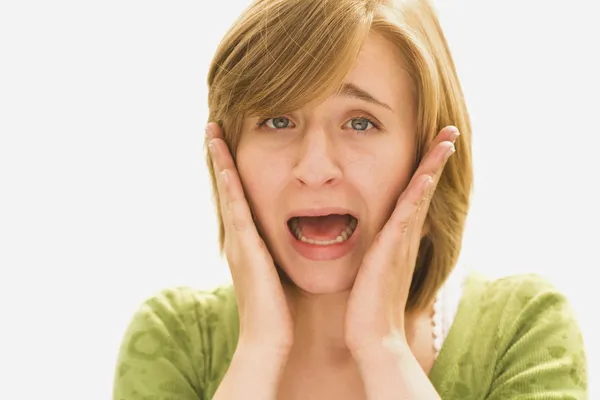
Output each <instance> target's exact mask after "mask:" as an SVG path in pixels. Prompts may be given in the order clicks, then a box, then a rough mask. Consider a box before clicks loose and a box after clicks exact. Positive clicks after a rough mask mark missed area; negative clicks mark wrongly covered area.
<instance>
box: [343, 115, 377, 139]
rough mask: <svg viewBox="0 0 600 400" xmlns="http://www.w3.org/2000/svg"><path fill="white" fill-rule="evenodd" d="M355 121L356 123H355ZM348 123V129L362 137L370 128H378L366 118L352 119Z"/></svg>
mask: <svg viewBox="0 0 600 400" xmlns="http://www.w3.org/2000/svg"><path fill="white" fill-rule="evenodd" d="M357 121H358V123H355V122H357ZM348 123H349V124H350V127H349V128H350V129H352V130H354V131H355V132H356V133H358V134H360V135H364V134H365V133H366V131H367V130H369V129H371V128H378V126H377V124H376V123H375V122H373V121H372V120H370V119H369V118H367V117H357V118H352V119H351V120H350V121H348ZM369 126H370V127H369Z"/></svg>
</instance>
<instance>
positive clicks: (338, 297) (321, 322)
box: [285, 286, 350, 360]
mask: <svg viewBox="0 0 600 400" xmlns="http://www.w3.org/2000/svg"><path fill="white" fill-rule="evenodd" d="M285 292H286V295H287V298H288V303H289V304H290V309H291V312H292V315H293V319H294V347H295V348H296V349H298V351H299V352H301V353H302V354H303V355H304V356H306V357H311V358H312V357H318V358H319V359H322V358H323V357H324V358H327V359H338V360H339V359H340V357H344V358H346V357H349V356H350V352H349V350H348V347H347V346H346V340H345V338H344V326H345V316H346V306H347V302H348V297H349V295H350V291H349V290H348V291H343V292H339V293H332V294H312V293H307V292H304V291H302V290H301V289H298V288H297V287H292V286H287V287H286V288H285Z"/></svg>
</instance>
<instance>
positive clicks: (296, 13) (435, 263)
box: [206, 0, 473, 310]
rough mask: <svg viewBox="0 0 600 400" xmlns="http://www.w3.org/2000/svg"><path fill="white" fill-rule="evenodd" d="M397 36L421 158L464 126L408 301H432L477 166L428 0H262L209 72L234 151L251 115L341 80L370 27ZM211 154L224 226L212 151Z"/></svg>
mask: <svg viewBox="0 0 600 400" xmlns="http://www.w3.org/2000/svg"><path fill="white" fill-rule="evenodd" d="M371 31H373V32H376V33H378V34H380V35H382V36H383V37H385V38H386V39H388V40H390V41H391V42H392V43H394V44H395V45H397V46H398V49H399V50H400V51H401V53H402V55H403V56H404V58H405V63H406V68H407V70H408V72H409V74H410V76H411V78H412V81H413V84H414V88H415V95H416V104H417V152H416V153H417V154H416V160H415V165H418V162H419V160H420V159H421V158H422V157H423V155H424V153H425V151H426V150H427V146H428V144H429V143H430V142H431V141H432V139H433V138H434V137H435V136H436V134H437V133H438V132H439V131H440V130H441V129H442V128H443V127H445V126H447V125H454V126H456V127H457V128H458V129H459V130H460V132H461V135H460V137H459V138H458V140H457V142H456V150H457V151H456V153H455V154H454V155H453V156H452V157H451V158H450V160H449V161H448V163H447V165H446V167H445V169H444V172H443V174H442V176H441V178H440V181H439V184H438V186H437V189H436V192H435V194H434V196H433V198H432V200H431V205H430V209H429V213H428V216H427V226H428V231H427V234H426V236H425V237H424V238H423V239H422V240H421V246H420V248H419V254H418V259H417V265H416V268H415V273H414V277H413V282H412V285H411V290H410V294H409V298H408V305H407V310H412V309H419V308H421V307H425V306H427V305H429V304H431V302H432V301H433V299H434V298H435V295H436V292H437V290H438V289H439V288H440V287H441V285H442V284H443V283H444V281H445V280H446V278H447V277H448V275H449V273H450V272H451V271H452V269H453V268H454V265H455V264H456V262H457V260H458V256H459V253H460V249H461V244H462V236H463V231H464V226H465V221H466V217H467V212H468V208H469V202H470V195H471V187H472V181H473V171H472V162H471V123H470V120H469V116H468V113H467V107H466V104H465V101H464V97H463V93H462V89H461V86H460V82H459V79H458V77H457V74H456V70H455V67H454V62H453V60H452V56H451V54H450V50H449V48H448V45H447V42H446V39H445V37H444V34H443V32H442V29H441V27H440V24H439V21H438V19H437V16H436V14H435V11H434V10H433V8H432V6H431V4H429V2H428V1H426V0H387V1H385V0H256V1H254V2H253V4H251V5H250V6H249V7H248V8H247V9H246V11H245V12H244V13H243V14H242V15H241V16H240V17H239V18H238V20H237V21H236V22H235V24H234V26H233V27H232V28H231V29H230V30H229V32H228V33H227V34H226V35H225V37H224V38H223V40H222V42H221V43H220V45H219V47H218V49H217V51H216V54H215V56H214V59H213V61H212V64H211V66H210V70H209V75H208V87H209V95H208V105H209V121H213V122H217V123H219V125H220V126H221V128H222V129H223V134H224V137H225V141H226V142H227V144H228V146H229V148H230V150H231V153H232V154H233V156H234V158H235V155H236V151H237V145H238V143H239V140H240V134H241V130H242V123H243V120H244V118H246V117H249V116H277V115H283V114H287V113H290V112H292V111H294V110H297V109H300V108H301V107H303V106H304V105H306V104H308V103H310V102H312V101H315V100H325V99H326V98H327V97H328V96H330V95H331V94H332V93H334V92H335V91H336V90H337V89H339V88H340V87H341V84H342V83H343V79H344V78H345V77H346V75H347V74H348V72H349V71H350V69H351V67H352V66H353V64H354V61H355V60H356V58H357V56H358V54H359V52H360V50H361V47H362V45H363V43H364V42H365V39H366V37H367V35H368V34H369V33H370V32H371ZM206 154H207V164H208V168H209V170H210V174H211V178H212V186H213V193H214V197H215V200H216V205H217V213H218V218H219V243H220V246H221V250H223V245H224V236H225V232H224V227H223V222H222V216H221V212H220V209H219V198H218V192H217V189H216V182H215V174H214V170H213V167H212V161H211V159H210V155H209V153H208V152H207V153H206Z"/></svg>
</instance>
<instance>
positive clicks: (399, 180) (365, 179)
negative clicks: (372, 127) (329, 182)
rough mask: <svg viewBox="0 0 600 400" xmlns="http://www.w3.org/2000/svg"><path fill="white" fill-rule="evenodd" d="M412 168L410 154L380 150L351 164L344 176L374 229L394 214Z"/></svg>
mask: <svg viewBox="0 0 600 400" xmlns="http://www.w3.org/2000/svg"><path fill="white" fill-rule="evenodd" d="M395 148H396V149H402V147H398V146H396V147H395ZM412 169H413V161H412V154H411V153H410V152H408V151H407V152H404V151H402V150H396V152H395V153H394V152H386V151H380V152H379V153H378V154H377V157H363V158H361V159H360V160H358V159H357V160H355V162H354V163H352V164H351V168H350V169H349V171H348V173H347V176H348V177H351V178H350V179H351V181H352V184H353V186H355V187H356V188H357V190H358V192H360V194H361V197H362V198H363V199H364V201H365V205H366V208H367V211H368V216H369V224H370V225H371V224H372V225H371V226H372V228H373V229H375V230H377V228H380V227H382V226H383V224H385V222H386V221H387V219H388V218H389V216H390V215H391V213H392V212H393V210H394V207H395V206H396V202H397V200H398V198H399V197H400V195H401V194H402V192H403V191H404V189H405V188H406V187H407V186H408V183H409V182H410V179H411V178H412Z"/></svg>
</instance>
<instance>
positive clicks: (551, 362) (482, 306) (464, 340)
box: [113, 272, 587, 400]
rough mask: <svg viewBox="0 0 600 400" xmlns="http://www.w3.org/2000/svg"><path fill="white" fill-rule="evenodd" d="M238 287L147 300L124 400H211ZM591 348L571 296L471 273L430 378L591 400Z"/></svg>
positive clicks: (118, 385)
mask: <svg viewBox="0 0 600 400" xmlns="http://www.w3.org/2000/svg"><path fill="white" fill-rule="evenodd" d="M237 318H238V315H237V305H236V301H235V295H234V292H233V288H232V287H231V286H223V287H219V288H217V289H215V290H211V291H199V290H195V289H191V288H174V289H169V290H165V291H163V292H161V293H160V294H158V295H157V296H155V297H153V298H151V299H149V300H148V301H146V302H145V303H144V304H143V305H142V306H141V308H140V309H139V311H138V312H137V313H136V314H135V316H134V317H133V320H132V322H131V324H130V326H129V327H128V329H127V332H126V333H125V336H124V339H123V343H122V346H121V349H120V353H119V356H118V362H117V369H116V374H115V383H114V397H113V398H114V399H115V400H134V399H152V400H158V399H160V400H167V399H173V400H175V399H177V400H192V399H201V400H210V399H211V398H212V396H213V394H214V393H215V392H216V390H217V388H218V386H219V383H220V382H221V380H222V378H223V376H224V375H225V373H226V371H227V367H228V365H229V363H230V361H231V358H232V355H233V352H234V350H235V347H236V343H237V336H238V320H237ZM586 365H587V364H586V357H585V353H584V345H583V339H582V335H581V331H580V329H579V326H578V324H577V322H576V320H575V318H574V315H573V311H572V309H571V308H570V306H569V304H568V302H567V300H566V299H565V297H564V296H563V295H562V294H560V293H559V292H558V291H557V290H556V289H555V288H554V287H552V286H551V285H550V284H549V283H547V282H546V281H545V280H544V279H542V278H540V277H539V276H536V275H520V276H513V277H508V278H502V279H498V280H488V279H486V278H484V277H482V276H481V275H479V274H476V273H473V272H472V273H471V274H470V275H469V277H468V279H467V281H466V283H465V285H464V288H463V294H462V298H461V302H460V305H459V308H458V311H457V313H456V317H455V319H454V322H453V324H452V327H451V329H450V332H449V333H448V336H447V337H446V339H445V341H444V344H443V346H442V349H441V351H440V353H439V355H438V358H437V360H436V362H435V364H434V366H433V369H432V370H431V372H430V374H429V378H430V380H431V382H432V384H433V385H434V387H435V388H436V390H437V392H438V393H439V394H440V397H441V398H442V399H444V400H447V399H448V400H451V399H461V400H467V399H488V400H492V399H493V400H506V399H522V400H533V399H540V400H541V399H587V367H586Z"/></svg>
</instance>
